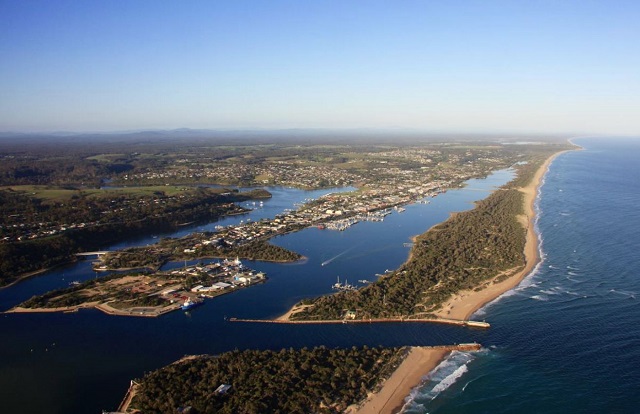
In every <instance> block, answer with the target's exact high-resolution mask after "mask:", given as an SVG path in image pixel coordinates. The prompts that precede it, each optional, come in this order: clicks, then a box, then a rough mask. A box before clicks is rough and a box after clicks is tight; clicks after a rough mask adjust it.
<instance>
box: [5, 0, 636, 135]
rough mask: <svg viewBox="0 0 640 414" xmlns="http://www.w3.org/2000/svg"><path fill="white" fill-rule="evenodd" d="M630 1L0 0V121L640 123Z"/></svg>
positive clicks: (585, 128)
mask: <svg viewBox="0 0 640 414" xmlns="http://www.w3.org/2000/svg"><path fill="white" fill-rule="evenodd" d="M639 15H640V3H637V2H634V1H613V2H596V1H576V0H569V1H564V2H557V1H551V0H543V1H539V2H535V3H521V2H508V1H496V0H491V1H453V2H420V1H405V2H399V3H388V2H382V1H367V2H356V1H346V2H345V1H323V2H304V3H299V2H295V1H282V0H275V1H272V2H260V1H245V2H224V1H221V2H205V1H195V2H189V3H184V2H170V1H167V2H156V1H151V0H141V1H136V2H127V1H113V2H99V1H73V0H72V1H65V2H45V1H41V0H34V1H26V2H8V1H4V2H2V1H0V22H1V23H2V24H1V25H0V34H1V36H0V51H1V53H2V56H3V59H2V61H0V94H1V95H2V96H3V98H2V99H1V100H0V131H10V132H15V133H21V132H29V133H52V132H57V131H66V132H70V133H111V132H130V131H149V130H155V129H157V130H173V129H180V128H192V129H196V130H197V129H212V130H234V131H236V130H267V131H270V130H285V129H305V130H306V129H323V130H324V129H331V130H349V129H363V128H364V129H372V130H407V131H416V132H419V133H445V134H447V133H462V134H465V133H480V134H533V135H537V134H543V135H548V134H562V135H572V136H575V135H608V134H613V135H639V134H640V120H639V119H638V117H637V111H638V108H640V54H639V53H637V52H638V46H637V45H638V44H640V26H638V25H637V17H638V16H639Z"/></svg>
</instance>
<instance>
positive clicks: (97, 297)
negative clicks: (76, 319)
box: [6, 258, 267, 317]
mask: <svg viewBox="0 0 640 414" xmlns="http://www.w3.org/2000/svg"><path fill="white" fill-rule="evenodd" d="M266 280H267V277H266V275H265V274H264V273H262V272H256V271H255V270H253V269H250V268H247V267H245V266H244V265H243V264H242V262H241V261H240V259H238V258H236V259H235V260H226V259H225V260H223V261H218V262H214V263H210V264H207V265H195V266H188V267H184V268H182V269H176V270H171V271H165V272H153V273H150V274H146V273H137V274H136V273H134V274H126V273H125V274H121V273H115V274H112V275H109V276H105V277H101V278H96V279H91V280H88V281H86V282H83V283H79V282H72V283H71V286H69V287H68V288H65V289H57V290H54V291H51V292H48V293H45V294H43V295H37V296H34V297H32V298H31V299H29V300H27V301H26V302H23V303H21V304H19V305H18V306H16V307H13V308H11V309H9V310H8V311H6V313H29V312H76V311H78V310H79V309H85V308H96V309H98V310H100V311H102V312H104V313H106V314H109V315H118V316H139V317H157V316H161V315H164V314H165V313H168V312H172V311H175V310H179V309H182V310H185V311H187V310H190V309H191V308H193V307H196V306H199V305H201V304H203V303H204V300H205V299H207V298H214V297H216V296H220V295H224V294H226V293H230V292H234V291H237V290H239V289H242V288H246V287H249V286H253V285H255V284H257V283H262V282H265V281H266Z"/></svg>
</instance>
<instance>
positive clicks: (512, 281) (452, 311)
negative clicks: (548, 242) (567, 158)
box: [434, 151, 564, 320]
mask: <svg viewBox="0 0 640 414" xmlns="http://www.w3.org/2000/svg"><path fill="white" fill-rule="evenodd" d="M563 152H564V151H563ZM561 153H562V152H559V153H556V154H554V155H552V156H551V157H549V158H548V159H547V160H546V161H545V162H544V163H543V164H542V165H541V166H540V168H538V171H536V173H535V175H534V176H533V179H532V180H531V182H530V183H529V185H527V186H526V187H521V188H520V191H521V192H522V193H523V194H524V216H522V217H520V219H521V222H522V224H523V225H524V226H525V227H526V230H527V235H526V238H527V239H526V242H525V246H524V256H525V265H524V268H520V269H512V271H511V272H508V273H507V275H508V277H507V278H506V279H504V280H502V281H500V282H496V281H495V279H494V280H490V281H488V282H487V283H485V285H484V288H483V289H482V290H479V291H475V290H466V291H461V292H459V293H458V294H456V295H454V296H453V297H452V298H450V299H449V300H448V301H447V302H446V303H445V304H444V305H443V306H442V308H440V310H438V311H437V312H434V313H435V315H437V316H438V317H441V318H451V319H463V320H466V319H469V318H470V317H471V315H473V313H474V312H475V311H477V310H478V309H480V308H481V307H483V306H484V305H485V304H487V303H489V302H491V301H492V300H494V299H496V298H497V297H498V296H500V295H502V294H503V293H505V292H508V291H509V290H511V289H513V288H514V287H516V286H518V284H519V283H520V282H521V281H522V279H524V278H525V276H527V275H528V274H529V273H531V271H532V270H533V269H535V267H536V265H537V264H538V261H539V259H540V258H539V254H538V235H537V234H536V232H535V227H534V224H535V205H534V204H535V200H536V197H537V195H538V190H539V187H540V184H541V182H542V178H543V177H544V175H545V173H546V172H547V169H548V168H549V165H550V164H551V162H552V161H553V159H554V158H555V157H557V156H558V155H560V154H561ZM509 273H511V274H509ZM498 277H500V275H499V276H498Z"/></svg>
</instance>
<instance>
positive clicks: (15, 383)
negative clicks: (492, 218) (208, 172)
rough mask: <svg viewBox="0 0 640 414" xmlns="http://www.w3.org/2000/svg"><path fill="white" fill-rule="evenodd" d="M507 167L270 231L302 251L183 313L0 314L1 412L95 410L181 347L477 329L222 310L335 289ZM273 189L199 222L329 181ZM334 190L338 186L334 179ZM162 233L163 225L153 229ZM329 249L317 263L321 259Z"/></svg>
mask: <svg viewBox="0 0 640 414" xmlns="http://www.w3.org/2000/svg"><path fill="white" fill-rule="evenodd" d="M512 176H513V173H512V172H511V171H508V170H505V171H499V172H497V173H494V174H493V175H491V176H490V177H488V178H487V179H483V180H470V181H469V182H468V183H467V184H468V186H467V188H465V189H460V190H452V191H448V192H447V193H446V194H442V195H439V196H438V197H436V198H434V199H433V200H432V202H431V203H430V204H428V205H424V204H414V205H410V206H407V209H406V212H404V213H397V212H394V213H393V214H392V215H390V216H387V217H386V218H385V221H384V222H382V223H359V224H357V225H355V226H353V227H351V228H350V229H349V230H347V231H345V232H334V231H330V230H319V229H316V228H309V229H306V230H303V231H300V232H298V233H293V234H289V235H286V236H282V237H278V238H276V239H274V240H273V242H274V243H276V244H279V245H281V246H284V247H287V248H290V249H293V250H295V251H298V252H300V253H302V254H304V255H305V256H306V257H307V258H308V259H307V260H306V261H304V262H303V263H296V264H288V265H281V264H271V263H260V262H247V263H246V264H247V265H248V266H250V267H253V268H255V269H258V270H262V271H265V272H266V273H267V275H268V276H269V280H268V282H267V283H265V284H261V285H259V286H254V287H251V288H250V289H244V290H240V291H238V292H234V293H232V294H229V295H225V296H222V297H219V298H216V299H215V300H210V301H207V303H206V304H205V306H201V307H199V308H197V309H195V310H193V311H192V312H191V313H190V314H186V313H184V312H174V313H172V314H168V315H165V316H163V317H161V318H156V319H136V318H122V317H110V316H107V315H103V314H102V313H100V312H98V311H94V310H85V311H80V312H78V313H74V314H8V315H0V332H2V341H0V412H20V413H98V412H100V411H101V410H102V409H111V410H113V409H115V408H116V407H117V405H118V403H119V402H120V399H121V398H122V397H123V395H124V392H125V391H126V389H127V388H128V384H129V380H130V379H132V378H136V377H141V376H142V375H144V373H145V371H151V370H154V369H157V368H159V367H161V366H164V365H166V364H168V363H171V362H173V361H175V360H177V359H179V358H180V357H182V356H184V355H185V354H202V353H208V354H216V353H221V352H224V351H229V350H233V349H235V348H238V349H245V348H252V349H280V348H288V347H294V348H300V347H304V346H308V347H311V346H318V345H326V346H329V347H338V346H343V347H350V346H352V345H365V344H366V345H369V346H377V345H386V346H402V345H435V344H448V343H452V342H464V341H469V340H474V339H476V338H477V336H478V335H479V333H480V331H477V330H469V329H463V328H459V327H447V326H437V325H413V324H385V325H382V326H380V325H369V326H367V325H358V326H354V325H325V326H286V325H272V324H240V323H230V322H227V321H225V320H224V318H225V316H228V317H233V316H235V317H241V318H270V317H274V316H277V315H280V314H282V313H284V312H286V311H287V310H288V309H289V308H290V307H291V306H292V305H293V304H294V303H296V302H297V301H299V300H300V299H302V298H304V297H309V296H317V295H321V294H326V293H330V292H331V288H330V287H331V285H332V284H333V283H335V281H336V278H337V277H338V276H339V277H340V279H341V280H344V279H348V280H349V282H351V283H356V282H357V280H359V279H369V280H373V279H375V274H376V273H383V272H384V271H385V270H386V269H393V268H396V267H398V266H399V265H400V264H401V263H402V262H404V261H405V260H406V258H407V255H408V252H409V248H408V247H404V246H403V243H405V242H409V241H410V238H411V237H412V236H414V235H416V234H420V233H423V232H424V231H426V230H427V229H428V228H430V227H431V226H433V225H435V224H437V223H439V222H441V221H443V220H445V219H446V218H447V217H448V216H449V214H450V213H451V212H453V211H461V210H466V209H470V208H472V207H473V205H472V203H473V202H474V201H477V200H480V199H483V198H485V197H486V196H487V195H488V194H489V192H490V191H491V190H492V189H493V188H495V187H496V186H500V185H502V184H504V183H506V182H507V181H509V180H510V179H511V178H512ZM269 190H270V191H271V192H272V193H273V194H274V197H273V199H271V200H268V201H265V202H264V207H263V208H262V209H256V210H255V211H254V212H252V213H251V215H249V216H242V217H240V216H236V217H231V218H227V219H224V220H222V221H220V222H217V223H211V224H208V225H205V226H195V227H192V228H185V229H181V231H180V232H176V233H174V236H179V235H181V234H186V233H187V232H189V231H194V230H202V229H212V228H213V227H214V226H215V225H217V224H223V225H226V224H232V223H238V222H239V221H240V220H246V218H247V217H251V218H252V219H253V220H257V219H259V218H261V217H273V216H274V215H275V214H277V213H281V212H282V211H283V210H284V209H286V208H294V203H299V202H301V201H303V200H304V199H305V198H316V197H318V196H319V195H320V194H322V193H324V192H327V191H323V192H317V191H315V192H305V191H300V190H291V189H283V188H270V189H269ZM334 191H337V190H334ZM156 236H158V237H162V236H163V235H162V234H159V235H156ZM156 240H157V239H154V238H153V237H145V238H140V239H137V240H129V241H127V242H124V243H120V244H118V245H117V246H115V247H124V246H130V245H144V244H148V243H153V242H155V241H156ZM332 258H333V260H332V261H331V262H330V263H328V264H326V265H325V266H321V263H322V262H325V261H327V260H329V259H332ZM92 277H97V275H96V274H95V273H94V272H93V271H91V268H90V261H85V262H80V263H78V264H75V265H72V266H67V267H64V268H59V269H56V270H55V271H51V272H48V273H47V274H44V275H42V276H40V277H37V278H32V279H29V280H27V281H25V282H23V283H20V284H18V285H16V286H13V287H11V288H8V289H5V290H1V291H0V309H1V310H4V309H8V308H10V307H11V306H14V305H16V304H18V303H19V302H21V301H23V300H25V299H27V298H29V297H30V296H32V295H33V294H37V293H42V292H45V291H47V290H50V289H54V288H57V287H63V286H68V284H69V282H70V281H72V280H85V279H88V278H92Z"/></svg>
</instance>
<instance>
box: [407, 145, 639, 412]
mask: <svg viewBox="0 0 640 414" xmlns="http://www.w3.org/2000/svg"><path fill="white" fill-rule="evenodd" d="M573 142H574V143H576V144H577V145H580V146H582V147H583V148H584V150H581V151H571V152H567V153H564V154H561V155H560V156H558V157H557V158H556V159H555V160H554V161H553V163H552V164H551V166H550V168H549V171H548V173H547V175H546V176H545V179H544V184H543V186H542V188H541V194H540V196H539V198H538V200H537V210H538V220H537V229H538V233H539V235H540V237H541V240H542V243H541V246H540V252H541V254H542V258H543V260H542V261H541V263H540V264H539V266H538V268H537V269H536V270H535V271H534V272H533V273H532V274H531V275H530V276H529V277H527V278H526V279H525V280H524V281H523V283H522V284H521V285H520V286H518V287H517V288H516V289H514V290H512V291H511V292H508V293H507V294H505V295H503V296H502V297H501V298H499V299H498V300H496V301H495V302H493V303H491V304H489V305H488V306H486V307H485V308H483V309H481V310H480V311H479V312H478V313H477V314H476V318H482V319H486V320H487V321H488V322H490V323H491V329H489V330H487V331H486V332H484V333H482V334H481V335H479V336H478V339H477V340H478V342H480V343H482V344H483V346H484V347H485V348H484V349H483V350H482V351H481V352H479V353H476V354H467V353H455V354H454V355H452V356H451V358H449V359H448V360H446V361H444V362H443V363H442V364H441V365H440V366H439V367H438V369H437V370H436V371H435V372H433V373H432V374H431V375H430V376H429V378H428V380H427V381H426V383H425V385H424V386H423V387H421V388H420V389H418V390H415V391H414V393H413V394H412V396H411V398H412V401H411V402H410V403H408V404H407V406H406V410H405V412H406V413H438V414H448V413H455V414H461V413H635V412H638V411H639V410H640V408H639V407H640V392H639V390H640V323H639V322H640V302H639V300H640V208H639V206H640V162H638V161H639V160H640V140H633V139H614V138H610V139H607V138H598V139H596V138H583V139H576V140H574V141H573Z"/></svg>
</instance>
